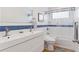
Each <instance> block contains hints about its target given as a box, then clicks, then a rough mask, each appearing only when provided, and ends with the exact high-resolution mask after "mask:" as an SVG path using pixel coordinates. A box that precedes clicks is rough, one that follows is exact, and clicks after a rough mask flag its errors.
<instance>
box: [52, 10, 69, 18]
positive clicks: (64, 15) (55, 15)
mask: <svg viewBox="0 0 79 59" xmlns="http://www.w3.org/2000/svg"><path fill="white" fill-rule="evenodd" d="M52 17H53V18H52V19H58V18H68V17H69V12H68V11H66V12H57V13H52Z"/></svg>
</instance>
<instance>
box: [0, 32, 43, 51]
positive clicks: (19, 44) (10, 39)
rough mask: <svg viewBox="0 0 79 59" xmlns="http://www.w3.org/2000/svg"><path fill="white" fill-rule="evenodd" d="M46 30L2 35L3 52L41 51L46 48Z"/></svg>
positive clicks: (1, 48)
mask: <svg viewBox="0 0 79 59" xmlns="http://www.w3.org/2000/svg"><path fill="white" fill-rule="evenodd" d="M43 35H44V31H33V32H24V33H18V34H14V35H11V36H7V37H0V51H1V52H40V51H43V49H44V40H43Z"/></svg>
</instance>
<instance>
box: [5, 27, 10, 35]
mask: <svg viewBox="0 0 79 59" xmlns="http://www.w3.org/2000/svg"><path fill="white" fill-rule="evenodd" d="M8 32H9V28H8V27H5V36H8Z"/></svg>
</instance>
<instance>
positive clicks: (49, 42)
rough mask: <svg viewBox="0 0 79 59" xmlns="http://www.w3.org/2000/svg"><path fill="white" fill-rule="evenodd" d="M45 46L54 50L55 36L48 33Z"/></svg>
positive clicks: (49, 49)
mask: <svg viewBox="0 0 79 59" xmlns="http://www.w3.org/2000/svg"><path fill="white" fill-rule="evenodd" d="M44 42H45V44H44V48H47V50H48V51H54V44H55V38H54V37H51V36H50V35H48V34H46V35H45V38H44Z"/></svg>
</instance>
